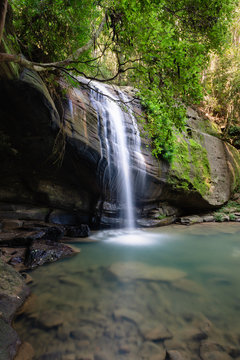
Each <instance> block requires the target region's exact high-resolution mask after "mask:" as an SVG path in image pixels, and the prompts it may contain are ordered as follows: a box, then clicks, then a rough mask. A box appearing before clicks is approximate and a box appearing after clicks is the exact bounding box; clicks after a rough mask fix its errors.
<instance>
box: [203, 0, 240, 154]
mask: <svg viewBox="0 0 240 360" xmlns="http://www.w3.org/2000/svg"><path fill="white" fill-rule="evenodd" d="M239 18H240V6H239V4H238V7H237V8H236V9H235V12H234V21H233V23H232V25H231V27H230V29H229V33H230V34H231V37H229V39H228V40H229V41H228V42H227V43H226V46H225V47H224V49H223V51H222V52H221V53H220V54H212V55H211V61H210V65H209V67H208V69H207V70H206V71H205V74H204V87H205V89H206V93H205V101H204V103H205V108H206V110H207V111H208V112H209V113H210V114H212V115H213V116H216V117H217V118H218V119H220V121H218V122H220V124H221V125H222V127H223V128H224V134H225V136H227V137H229V138H232V136H236V135H237V134H236V132H235V131H234V127H238V126H239V125H240V93H239V86H240V71H239V69H240V48H239V44H240V25H239ZM231 126H232V129H231ZM235 140H239V137H238V139H233V145H235ZM238 148H240V146H239V147H238Z"/></svg>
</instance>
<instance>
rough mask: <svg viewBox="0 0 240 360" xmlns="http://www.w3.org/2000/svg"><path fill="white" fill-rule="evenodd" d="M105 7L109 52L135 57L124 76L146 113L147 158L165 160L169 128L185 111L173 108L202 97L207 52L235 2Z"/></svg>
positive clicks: (190, 0) (178, 124)
mask: <svg viewBox="0 0 240 360" xmlns="http://www.w3.org/2000/svg"><path fill="white" fill-rule="evenodd" d="M110 4H111V26H112V28H113V39H114V41H115V51H117V52H119V53H121V54H124V61H129V60H130V59H134V58H135V59H139V60H138V61H136V62H135V63H134V66H133V67H134V70H133V71H132V72H130V73H129V77H128V78H129V81H132V83H133V84H134V86H136V87H137V88H138V89H139V90H140V93H141V98H142V99H143V101H144V104H145V105H146V108H147V112H148V123H147V129H148V131H149V134H150V136H151V137H152V140H153V141H152V144H153V148H154V149H153V154H154V155H156V156H159V155H163V156H164V157H165V158H166V159H168V160H170V159H171V157H172V154H173V152H174V148H173V146H172V144H173V142H174V136H175V131H174V129H176V128H177V129H178V130H181V129H182V127H183V124H184V122H185V111H184V109H183V107H182V106H180V105H177V106H176V104H180V103H185V104H186V103H192V102H199V101H200V100H201V99H202V87H201V81H200V77H201V73H202V71H203V69H204V67H205V66H206V64H207V61H208V54H209V51H210V50H212V49H214V50H216V49H217V50H219V49H220V48H221V47H222V45H223V44H224V43H225V41H226V37H227V27H228V24H229V21H230V18H231V14H232V10H233V8H234V6H236V4H237V1H235V0H224V1H222V0H210V1H209V0H208V1H206V0H180V1H175V0H174V1H172V0H147V1H136V0H128V1H126V0H119V2H118V5H116V4H115V2H114V1H112V2H111V1H110Z"/></svg>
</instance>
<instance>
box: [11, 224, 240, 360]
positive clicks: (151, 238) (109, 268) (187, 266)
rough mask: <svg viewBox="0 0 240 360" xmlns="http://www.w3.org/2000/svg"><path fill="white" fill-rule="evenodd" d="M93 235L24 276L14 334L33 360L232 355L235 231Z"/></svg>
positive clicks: (239, 323) (237, 339)
mask: <svg viewBox="0 0 240 360" xmlns="http://www.w3.org/2000/svg"><path fill="white" fill-rule="evenodd" d="M93 238H95V239H98V240H100V242H99V243H92V244H84V245H83V244H81V245H78V247H79V248H81V252H80V254H79V255H77V256H75V257H73V258H71V259H66V260H64V261H61V262H57V263H54V264H50V265H47V266H43V267H41V268H38V269H37V270H35V271H34V272H32V273H31V276H32V277H33V279H34V283H33V285H32V292H33V295H32V297H31V298H30V299H29V303H28V304H27V306H26V307H25V313H24V314H22V315H21V316H20V317H19V318H18V319H17V320H16V322H15V327H16V329H17V331H18V333H19V334H20V337H21V338H22V339H23V340H24V341H27V342H29V343H31V344H32V346H33V347H34V349H35V352H36V357H35V358H36V359H47V360H50V359H54V360H55V359H56V360H57V359H61V360H81V359H82V360H84V359H85V360H86V359H90V360H92V359H94V360H104V359H105V360H115V359H116V360H118V359H127V360H135V359H136V360H141V359H146V360H147V359H153V360H157V359H158V360H161V359H165V352H166V350H168V351H171V350H175V351H178V352H179V354H180V355H181V356H182V359H184V360H187V359H191V360H192V359H193V360H194V359H203V360H205V359H206V360H212V359H213V360H214V359H216V360H219V359H226V360H227V359H229V358H230V359H231V358H235V359H236V358H240V277H239V270H240V224H235V223H233V224H218V225H216V224H206V225H204V224H201V225H195V226H192V227H183V226H171V227H166V228H160V229H154V230H148V231H132V232H130V233H129V232H125V231H120V230H114V231H105V232H100V233H96V234H94V235H93ZM74 245H76V244H74ZM207 342H211V343H214V344H215V345H213V344H212V345H211V346H208V344H207ZM204 346H205V347H204ZM209 351H210V352H209ZM211 351H212V354H211ZM213 352H215V355H214V354H213ZM220 353H221V356H224V357H220V355H219V354H220ZM179 354H178V355H179ZM213 356H215V357H213ZM179 360H181V358H179Z"/></svg>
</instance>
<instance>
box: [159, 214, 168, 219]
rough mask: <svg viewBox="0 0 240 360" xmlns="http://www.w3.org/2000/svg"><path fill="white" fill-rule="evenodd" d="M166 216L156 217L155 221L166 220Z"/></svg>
mask: <svg viewBox="0 0 240 360" xmlns="http://www.w3.org/2000/svg"><path fill="white" fill-rule="evenodd" d="M166 217H167V216H166V215H164V214H162V215H158V217H157V219H158V220H163V219H166Z"/></svg>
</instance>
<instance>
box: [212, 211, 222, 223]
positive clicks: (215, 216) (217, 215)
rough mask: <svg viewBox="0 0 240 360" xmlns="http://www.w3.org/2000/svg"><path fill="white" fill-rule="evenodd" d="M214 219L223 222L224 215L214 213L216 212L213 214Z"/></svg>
mask: <svg viewBox="0 0 240 360" xmlns="http://www.w3.org/2000/svg"><path fill="white" fill-rule="evenodd" d="M214 219H215V221H216V222H223V221H224V215H223V214H219V213H216V214H214Z"/></svg>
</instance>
